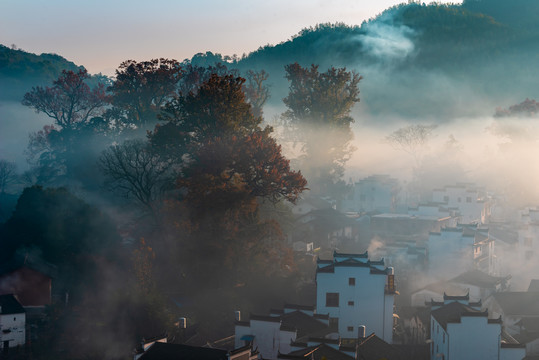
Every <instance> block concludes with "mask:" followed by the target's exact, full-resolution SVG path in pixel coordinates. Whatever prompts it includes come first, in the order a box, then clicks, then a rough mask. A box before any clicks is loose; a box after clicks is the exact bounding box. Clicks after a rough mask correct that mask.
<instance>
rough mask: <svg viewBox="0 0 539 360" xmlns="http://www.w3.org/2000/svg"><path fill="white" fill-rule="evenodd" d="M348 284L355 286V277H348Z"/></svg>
mask: <svg viewBox="0 0 539 360" xmlns="http://www.w3.org/2000/svg"><path fill="white" fill-rule="evenodd" d="M348 285H350V286H355V285H356V278H348Z"/></svg>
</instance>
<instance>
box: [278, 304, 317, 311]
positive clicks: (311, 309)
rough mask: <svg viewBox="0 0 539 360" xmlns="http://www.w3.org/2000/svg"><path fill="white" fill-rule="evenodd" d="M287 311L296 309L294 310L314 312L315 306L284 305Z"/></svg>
mask: <svg viewBox="0 0 539 360" xmlns="http://www.w3.org/2000/svg"><path fill="white" fill-rule="evenodd" d="M284 308H285V309H294V310H306V311H314V309H315V306H313V305H298V304H284Z"/></svg>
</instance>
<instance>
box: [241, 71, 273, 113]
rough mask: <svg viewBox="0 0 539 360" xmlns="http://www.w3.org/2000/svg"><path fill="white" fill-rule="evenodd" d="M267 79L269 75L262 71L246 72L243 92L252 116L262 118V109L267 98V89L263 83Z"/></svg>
mask: <svg viewBox="0 0 539 360" xmlns="http://www.w3.org/2000/svg"><path fill="white" fill-rule="evenodd" d="M268 77H269V74H268V73H267V72H265V71H264V70H261V71H253V70H249V71H247V83H246V84H245V86H244V90H245V96H247V99H248V101H249V104H251V107H252V111H253V115H254V116H262V115H263V113H264V112H263V107H264V104H265V103H266V101H267V100H268V98H269V88H268V86H267V85H266V84H264V82H265V81H266V80H268Z"/></svg>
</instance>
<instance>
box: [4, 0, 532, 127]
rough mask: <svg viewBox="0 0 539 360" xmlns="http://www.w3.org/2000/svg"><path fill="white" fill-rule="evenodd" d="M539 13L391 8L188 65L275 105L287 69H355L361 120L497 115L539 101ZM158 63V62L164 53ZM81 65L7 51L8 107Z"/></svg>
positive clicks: (468, 1) (501, 7)
mask: <svg viewBox="0 0 539 360" xmlns="http://www.w3.org/2000/svg"><path fill="white" fill-rule="evenodd" d="M538 14H539V5H538V4H536V3H535V2H534V1H532V0H518V1H516V2H514V1H512V2H508V1H501V0H465V1H464V3H463V4H462V5H440V4H429V5H425V4H419V3H414V2H410V3H408V4H401V5H397V6H394V7H391V8H389V9H387V10H386V11H384V12H382V13H381V14H379V15H378V16H376V17H374V18H372V19H370V20H368V21H364V22H363V23H362V24H361V25H360V26H349V25H345V24H343V23H336V24H318V25H316V26H314V27H311V28H306V29H303V30H302V31H300V32H299V33H298V34H296V35H294V36H292V37H291V38H290V39H289V40H287V41H283V42H281V43H279V44H277V45H266V46H262V47H260V48H259V49H258V50H256V51H253V52H251V53H250V54H248V55H244V56H243V57H242V58H238V57H229V56H222V55H221V54H214V53H212V52H210V51H208V52H206V53H199V54H196V55H195V56H193V57H192V58H191V59H189V60H185V62H190V63H192V64H194V65H199V66H207V65H213V64H215V63H216V62H223V63H227V66H229V67H230V68H238V69H240V70H241V71H242V72H246V71H247V70H249V69H257V70H259V69H264V70H266V71H267V72H268V73H269V74H270V78H269V83H270V84H271V98H270V102H269V105H273V106H282V101H281V100H282V98H283V97H284V96H286V94H287V92H288V82H287V80H286V79H285V78H284V66H285V65H287V64H290V63H294V62H298V63H299V64H300V65H303V66H309V65H310V64H318V65H320V69H321V70H324V69H325V68H328V67H330V66H335V67H347V68H348V69H352V70H355V71H356V72H358V73H359V74H361V75H362V76H363V77H364V79H363V80H362V82H361V83H360V90H361V104H360V105H359V107H358V108H359V109H357V110H356V111H359V112H360V113H361V116H360V118H365V119H367V120H366V121H368V119H369V118H370V117H376V116H380V115H382V116H384V117H385V118H393V117H399V118H401V117H404V118H408V119H417V118H423V119H427V121H443V120H444V119H451V118H455V117H470V116H483V115H492V114H493V113H494V110H495V109H496V108H497V107H508V106H510V105H512V104H516V103H519V102H521V101H522V100H523V99H525V98H536V97H537V96H538V95H537V94H536V92H537V87H536V81H535V79H534V74H535V64H536V61H535V60H536V59H538V58H539V28H538V27H537V25H535V19H537V15H538ZM154 57H158V54H156V55H155V56H154ZM77 68H78V67H77V65H75V64H74V63H72V62H69V61H68V60H66V59H64V58H62V57H61V56H59V55H55V54H41V55H39V56H38V55H34V54H30V53H26V52H24V51H22V50H16V49H10V48H8V47H6V46H1V47H0V81H1V82H2V83H4V84H7V85H8V86H3V87H2V90H0V100H15V101H19V100H20V98H22V95H23V94H24V92H26V91H29V90H30V89H31V87H32V86H36V85H46V84H50V83H51V82H52V81H53V80H54V79H56V78H57V77H58V75H59V74H60V72H61V70H62V69H69V70H75V69H77Z"/></svg>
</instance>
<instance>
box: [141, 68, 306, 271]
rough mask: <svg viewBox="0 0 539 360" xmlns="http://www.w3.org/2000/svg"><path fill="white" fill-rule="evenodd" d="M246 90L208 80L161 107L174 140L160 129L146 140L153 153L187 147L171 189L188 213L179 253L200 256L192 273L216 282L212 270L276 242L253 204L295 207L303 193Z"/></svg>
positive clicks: (223, 79) (238, 81)
mask: <svg viewBox="0 0 539 360" xmlns="http://www.w3.org/2000/svg"><path fill="white" fill-rule="evenodd" d="M244 82H245V79H243V78H240V77H234V76H232V75H225V76H219V75H217V74H213V75H211V77H210V78H209V79H208V81H206V82H205V83H203V84H202V86H200V88H199V89H198V90H197V91H196V92H193V91H191V92H189V93H188V94H181V95H180V96H179V97H178V98H176V99H175V100H173V101H171V102H170V103H169V104H167V106H166V107H165V109H166V113H165V114H164V115H163V119H164V120H166V121H167V124H166V125H164V126H168V127H169V128H168V129H169V130H171V129H175V131H167V133H168V134H174V135H175V136H177V138H175V137H174V136H170V137H168V136H165V137H164V136H160V135H159V134H160V133H161V132H162V131H163V128H164V126H163V127H158V128H157V130H156V131H154V132H153V133H152V134H150V142H151V143H152V146H153V147H154V148H156V149H167V148H170V146H173V145H174V144H175V143H181V144H184V145H183V146H182V147H181V149H182V150H180V148H177V149H178V152H177V153H176V154H177V157H178V158H177V159H176V161H177V162H182V170H181V172H180V175H179V176H178V179H177V182H176V183H177V186H178V189H179V193H180V194H182V198H181V200H182V202H183V204H184V205H186V206H187V208H189V209H190V211H191V223H192V227H191V228H190V231H192V234H191V236H190V237H189V240H191V241H189V242H188V243H186V244H185V246H184V247H182V249H184V251H186V254H191V255H187V256H192V254H193V253H195V254H204V255H203V258H204V264H203V266H202V268H199V266H201V265H200V264H201V260H200V259H199V261H198V263H199V264H198V265H196V266H197V267H196V269H200V271H196V270H195V272H196V273H197V274H198V275H201V274H202V273H206V274H208V271H209V273H210V274H212V276H213V279H214V280H215V279H221V277H220V276H216V275H217V274H216V273H215V271H217V269H219V268H221V271H223V269H224V268H226V269H229V270H230V269H232V268H233V267H234V266H233V265H236V266H239V265H240V264H238V263H237V262H236V261H235V260H233V259H237V257H238V256H240V255H241V254H244V253H245V251H248V249H249V248H250V247H252V246H254V245H255V244H256V245H257V246H262V247H263V248H266V247H264V246H263V244H266V245H267V244H268V243H269V242H272V241H270V240H269V239H274V240H275V239H277V238H278V237H277V236H276V235H275V234H276V232H273V231H266V230H263V229H267V228H268V226H270V225H269V223H268V222H261V221H260V219H258V201H261V200H263V199H268V200H270V201H279V200H281V199H286V200H289V201H295V200H296V199H297V197H298V196H299V194H300V192H301V191H302V190H304V189H305V186H306V181H305V179H304V178H303V176H302V175H301V173H299V172H295V171H292V170H291V169H290V167H289V161H288V160H287V159H286V158H284V156H283V155H282V154H281V148H280V146H279V145H277V143H276V142H275V140H274V139H273V138H271V132H272V129H271V128H270V127H266V128H261V126H260V125H261V123H262V118H261V117H256V116H254V115H253V113H252V110H251V105H250V104H249V103H248V102H247V101H246V98H245V94H244V92H243V85H244ZM162 141H163V142H162ZM270 227H271V226H270ZM264 234H266V235H264ZM255 240H256V241H255ZM253 241H255V242H254V243H253V244H251V242H253ZM272 243H273V242H272ZM249 244H251V245H249ZM277 248H278V246H276V245H275V249H277ZM266 249H267V248H266ZM277 263H279V261H277V260H276V261H275V264H277ZM227 264H228V266H227ZM193 266H195V265H193ZM193 269H195V267H193ZM193 269H191V270H189V271H192V270H193ZM194 276H197V275H194Z"/></svg>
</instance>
